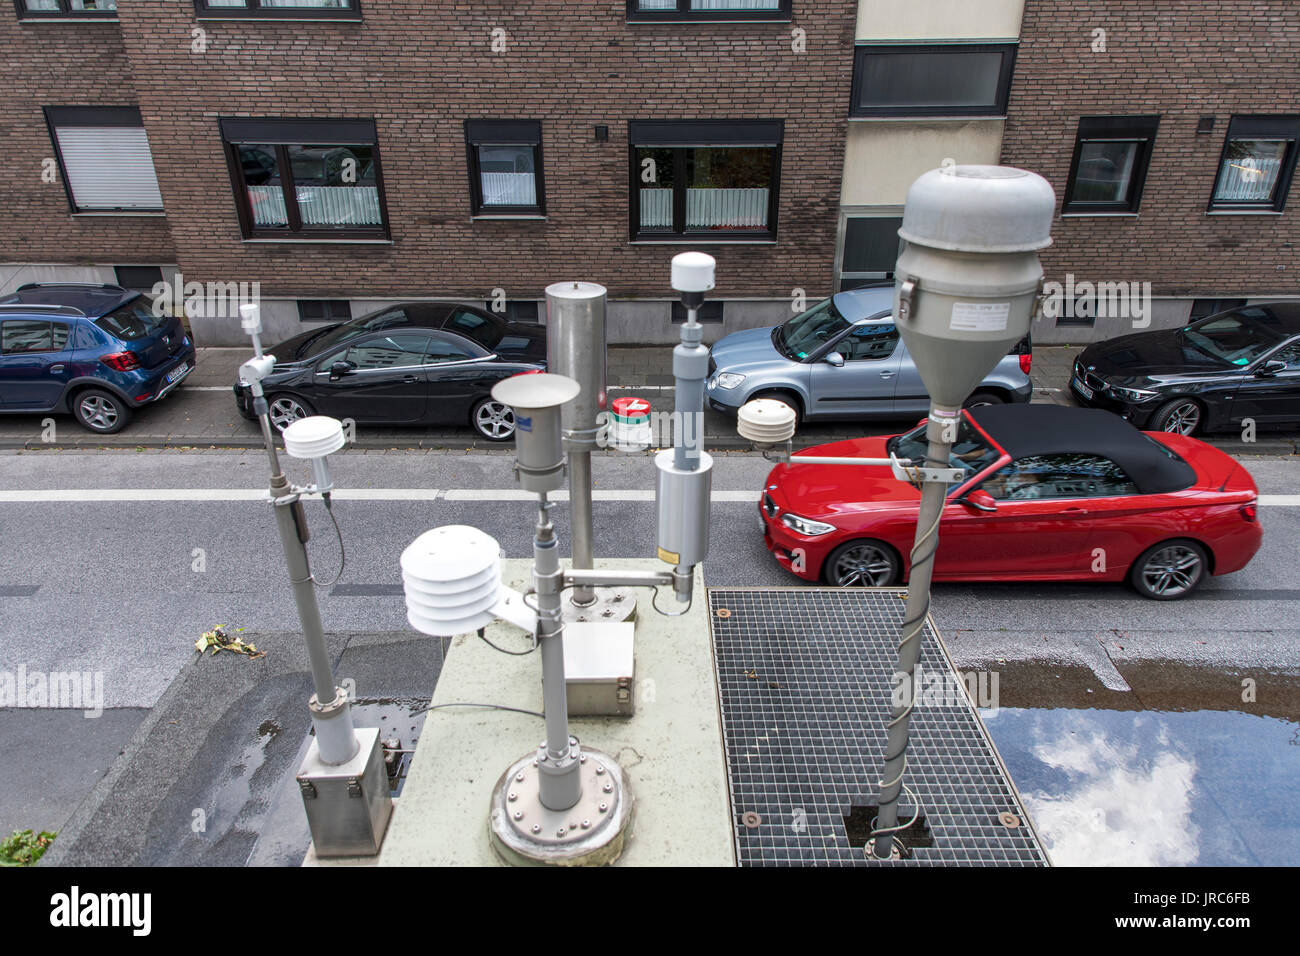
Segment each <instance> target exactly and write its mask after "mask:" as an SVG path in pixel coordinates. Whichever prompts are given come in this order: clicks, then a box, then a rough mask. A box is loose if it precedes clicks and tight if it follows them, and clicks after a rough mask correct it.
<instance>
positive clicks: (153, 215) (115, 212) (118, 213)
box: [72, 209, 167, 219]
mask: <svg viewBox="0 0 1300 956" xmlns="http://www.w3.org/2000/svg"><path fill="white" fill-rule="evenodd" d="M124 216H125V217H132V218H140V219H165V218H166V217H167V213H166V212H164V211H163V210H161V209H134V210H133V209H106V210H104V211H102V212H96V211H91V210H87V211H85V212H74V213H72V218H73V219H103V218H121V217H124Z"/></svg>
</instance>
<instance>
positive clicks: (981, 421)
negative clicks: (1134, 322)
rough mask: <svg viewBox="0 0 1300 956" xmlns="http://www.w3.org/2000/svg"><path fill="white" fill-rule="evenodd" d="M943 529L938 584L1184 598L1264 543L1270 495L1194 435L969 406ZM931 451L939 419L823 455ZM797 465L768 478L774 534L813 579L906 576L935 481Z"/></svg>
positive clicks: (1094, 416) (1105, 418)
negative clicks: (1115, 590)
mask: <svg viewBox="0 0 1300 956" xmlns="http://www.w3.org/2000/svg"><path fill="white" fill-rule="evenodd" d="M963 415H964V419H963V421H962V423H961V426H960V428H959V430H958V436H957V441H956V442H955V443H954V445H953V452H952V466H953V467H954V468H961V469H962V470H964V471H965V473H966V478H965V480H963V481H962V482H961V483H959V484H957V485H954V486H951V488H950V490H949V493H948V502H947V504H946V505H945V507H944V512H943V519H942V522H941V524H940V526H939V551H938V555H937V557H936V560H935V567H934V578H935V580H937V581H1011V580H1015V581H1123V580H1128V581H1129V582H1130V583H1131V584H1132V585H1133V587H1135V588H1136V589H1137V590H1138V592H1139V593H1141V594H1142V595H1144V596H1146V597H1149V598H1155V599H1158V600H1172V599H1174V598H1181V597H1184V596H1186V595H1187V594H1190V593H1191V592H1192V591H1193V590H1194V589H1195V588H1196V586H1197V585H1198V584H1200V583H1201V581H1202V580H1204V578H1205V576H1206V575H1209V574H1230V573H1231V572H1233V571H1239V570H1241V569H1242V568H1243V567H1245V566H1246V564H1247V562H1249V561H1250V559H1251V558H1252V557H1254V555H1255V552H1256V551H1258V550H1259V545H1260V541H1261V539H1262V532H1261V531H1260V527H1259V523H1258V521H1257V520H1256V489H1255V482H1254V480H1252V478H1251V477H1250V474H1249V473H1248V472H1247V471H1246V469H1245V468H1243V467H1242V466H1241V465H1239V464H1238V463H1237V462H1236V461H1234V460H1233V459H1232V458H1230V457H1228V456H1227V455H1225V454H1224V453H1223V452H1221V451H1219V450H1218V449H1216V448H1213V447H1211V446H1209V445H1207V444H1205V443H1204V442H1201V441H1198V440H1197V439H1195V438H1188V437H1185V436H1182V435H1175V434H1169V433H1164V432H1152V433H1147V432H1141V431H1138V430H1137V429H1136V428H1134V427H1133V426H1132V425H1130V424H1128V422H1126V421H1124V420H1123V419H1122V418H1119V417H1118V416H1116V415H1112V414H1110V413H1109V412H1105V411H1101V410H1098V409H1087V408H1073V407H1067V406H1058V405H993V406H986V407H982V408H974V409H968V410H967V411H965V412H964V413H963ZM891 452H892V453H895V454H897V455H898V457H899V458H905V459H906V458H912V459H917V460H920V459H923V458H924V457H925V428H924V426H923V425H922V426H918V427H917V428H916V429H914V430H913V431H911V432H908V433H906V434H904V435H896V436H894V437H892V438H885V437H879V438H855V439H850V440H848V441H839V442H833V443H831V444H828V445H819V446H817V447H816V448H808V449H806V450H805V451H803V452H802V454H808V455H817V456H827V457H858V458H883V457H887V456H888V455H889V454H890V453H891ZM798 459H799V455H798V454H796V455H795V456H794V458H793V459H792V461H791V462H790V463H789V464H783V465H778V466H777V467H776V468H774V469H772V472H771V474H769V475H768V479H767V485H766V487H765V489H764V491H763V495H762V498H761V499H760V501H759V513H760V516H761V520H762V525H763V536H764V539H765V541H766V543H767V547H768V550H770V551H771V552H772V554H773V555H774V556H775V557H776V559H777V561H779V562H780V563H781V565H782V567H784V568H786V569H788V570H790V571H792V572H793V573H795V574H797V575H799V576H800V577H802V578H806V579H808V580H810V581H825V582H826V583H828V584H835V585H863V586H875V587H881V586H886V585H891V584H897V583H898V582H899V581H901V580H903V579H905V578H906V576H907V572H908V570H909V569H908V561H909V554H910V552H911V549H912V541H913V537H914V536H915V534H916V512H917V506H918V502H919V500H920V490H919V489H918V488H917V487H916V486H915V485H912V484H910V483H907V482H903V481H898V480H897V479H895V478H894V476H893V474H892V472H891V471H890V469H888V468H883V467H881V468H878V467H870V466H861V467H859V466H852V465H800V464H798V463H797V462H798Z"/></svg>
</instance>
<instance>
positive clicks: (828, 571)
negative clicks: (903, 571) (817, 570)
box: [822, 538, 900, 588]
mask: <svg viewBox="0 0 1300 956" xmlns="http://www.w3.org/2000/svg"><path fill="white" fill-rule="evenodd" d="M855 567H856V568H857V569H858V570H857V571H856V576H855V574H854V572H853V569H854V568H855ZM899 568H900V562H899V560H898V554H897V553H896V552H895V551H894V549H893V548H891V547H890V546H889V545H887V544H885V542H883V541H877V540H876V539H874V538H858V539H856V540H854V541H846V542H844V543H843V544H842V545H840V546H839V547H838V548H836V549H835V550H834V551H832V552H831V554H830V557H828V558H827V559H826V563H825V564H823V565H822V577H823V578H825V579H826V583H827V584H830V585H832V586H834V587H840V588H847V587H873V588H887V587H892V586H893V585H895V584H897V583H898V579H899Z"/></svg>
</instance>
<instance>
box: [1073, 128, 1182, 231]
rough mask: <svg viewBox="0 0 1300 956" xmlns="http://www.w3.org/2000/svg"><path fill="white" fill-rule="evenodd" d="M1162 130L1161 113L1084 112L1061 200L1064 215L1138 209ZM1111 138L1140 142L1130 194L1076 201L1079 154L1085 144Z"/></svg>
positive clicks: (1076, 135) (1075, 135)
mask: <svg viewBox="0 0 1300 956" xmlns="http://www.w3.org/2000/svg"><path fill="white" fill-rule="evenodd" d="M1159 130H1160V117H1159V116H1158V115H1146V116H1081V117H1079V125H1078V127H1077V128H1076V130H1075V133H1074V155H1073V156H1072V157H1071V159H1070V178H1069V179H1068V180H1067V181H1066V184H1065V197H1064V198H1063V199H1062V201H1061V214H1062V215H1088V214H1106V213H1111V214H1114V213H1135V212H1137V211H1138V209H1139V207H1140V206H1141V205H1142V193H1143V191H1144V190H1145V188H1146V182H1147V172H1148V170H1149V169H1150V167H1151V154H1152V152H1154V150H1155V142H1156V136H1157V135H1158V134H1159ZM1100 140H1110V141H1118V142H1125V143H1131V142H1135V143H1138V144H1140V145H1139V152H1138V155H1137V157H1136V158H1135V159H1134V160H1133V174H1132V176H1131V177H1130V179H1129V191H1128V197H1127V198H1126V199H1124V200H1123V201H1120V202H1076V201H1074V200H1072V199H1071V198H1070V197H1072V196H1073V195H1074V187H1075V184H1076V182H1077V180H1078V175H1079V158H1080V157H1081V156H1082V155H1083V144H1084V143H1087V142H1097V141H1100Z"/></svg>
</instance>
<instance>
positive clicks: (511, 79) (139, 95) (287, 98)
mask: <svg viewBox="0 0 1300 956" xmlns="http://www.w3.org/2000/svg"><path fill="white" fill-rule="evenodd" d="M363 13H364V19H363V21H362V22H360V23H331V22H318V23H311V22H308V23H303V22H294V23H285V22H280V23H277V22H274V21H262V22H258V21H251V22H250V21H198V20H196V19H195V15H194V8H193V6H192V5H191V4H190V3H188V2H181V0H128V2H125V3H123V4H122V9H121V11H120V17H121V27H120V31H117V28H115V27H112V26H108V25H100V24H93V25H91V24H88V25H84V26H83V25H79V24H72V25H69V24H45V25H43V26H42V27H40V28H39V31H40V32H39V33H38V32H37V30H36V29H35V28H32V27H27V26H24V27H18V26H16V25H15V24H13V23H6V25H5V27H4V30H5V34H4V36H5V37H6V38H9V37H14V36H18V35H19V34H20V33H21V35H22V38H23V41H24V45H25V46H24V49H25V52H24V56H26V57H28V59H27V60H26V61H25V62H26V63H27V69H28V71H29V72H30V75H29V76H28V77H27V79H28V82H29V84H30V85H31V87H32V88H31V89H25V90H23V91H22V93H21V95H20V97H19V99H20V100H21V101H22V104H21V106H22V108H21V109H18V110H15V112H13V113H9V114H6V118H5V122H6V124H7V125H9V126H10V128H11V129H13V130H15V131H17V133H18V134H19V135H21V136H22V137H24V138H25V140H24V141H25V142H27V143H29V144H38V143H39V144H43V146H42V148H43V149H45V151H46V152H48V136H47V135H46V133H45V130H44V126H43V124H41V123H40V114H39V108H38V106H37V105H36V104H38V103H40V102H54V101H69V102H70V101H72V100H74V99H75V100H76V101H78V102H91V101H93V100H96V99H98V100H102V101H103V102H104V103H105V104H112V103H118V102H136V103H138V105H139V107H140V109H141V112H142V114H143V117H144V123H145V128H146V130H147V131H148V134H149V139H150V143H151V146H152V149H153V153H154V160H155V165H156V167H157V171H158V179H159V184H160V186H161V189H162V194H163V200H164V204H165V206H166V209H167V213H168V215H167V219H166V223H165V226H160V225H159V224H155V223H148V222H145V223H143V224H142V223H140V222H138V221H127V220H120V219H113V220H102V221H100V223H98V224H96V225H94V226H85V225H83V224H81V223H78V224H76V225H75V226H71V225H69V223H68V222H67V219H68V217H67V215H66V205H64V206H62V207H60V205H59V204H60V203H63V202H64V200H63V197H62V190H61V188H60V187H46V190H47V192H48V194H49V195H48V198H44V197H45V193H42V192H41V190H39V189H37V188H36V187H34V186H30V185H27V184H25V183H24V182H22V181H18V182H16V183H15V186H16V187H17V188H18V190H19V192H20V194H21V197H22V199H21V203H22V206H23V208H24V209H26V212H25V213H24V212H22V211H21V210H15V209H12V208H11V209H7V210H6V212H5V215H6V216H8V217H9V218H10V224H11V235H12V228H16V227H19V225H20V223H21V224H22V225H21V229H22V230H23V231H22V235H23V236H24V237H25V238H24V240H23V241H24V244H25V245H24V251H23V252H21V253H15V252H14V250H12V249H10V250H9V251H8V256H7V257H8V258H14V257H15V256H17V258H19V259H20V260H23V261H31V260H32V259H33V258H41V257H43V258H45V259H50V258H56V257H57V258H61V259H69V258H70V257H72V256H75V257H81V258H84V257H89V258H98V259H99V260H100V261H103V259H104V258H105V257H109V258H110V259H116V258H120V256H121V255H123V254H125V252H126V250H127V249H130V250H132V251H135V250H136V249H137V248H142V246H141V244H143V243H145V242H146V240H147V239H148V238H149V237H150V236H153V237H154V238H155V239H157V240H159V241H160V242H163V243H164V244H165V240H164V239H163V237H162V236H161V235H159V234H157V230H158V229H159V228H164V229H167V228H169V230H170V238H171V242H172V243H173V245H174V249H175V257H174V258H175V261H177V262H178V263H179V265H180V267H181V269H182V271H183V272H184V274H185V278H186V279H187V280H199V281H207V280H226V281H228V280H249V281H253V280H257V281H260V282H261V283H262V292H263V294H264V295H266V296H314V297H331V298H347V297H366V298H381V297H386V296H410V295H453V296H465V297H472V298H477V299H483V298H484V297H486V296H487V295H488V294H489V293H490V291H491V290H492V289H494V288H497V287H501V288H504V289H506V292H507V295H508V296H509V297H510V298H529V297H535V296H539V295H540V294H541V291H542V289H543V288H544V287H545V286H546V285H547V284H548V283H550V282H553V281H556V280H558V279H562V278H567V277H571V276H581V277H583V278H586V279H591V280H595V281H599V282H602V283H604V284H605V285H607V286H608V287H609V288H610V291H611V294H612V295H614V296H636V295H659V296H662V295H664V294H666V293H667V291H668V290H667V288H666V287H667V277H668V260H669V258H670V257H671V256H672V254H674V253H675V252H677V251H680V247H673V246H665V245H655V246H634V245H629V243H628V162H629V160H628V151H627V145H628V144H627V121H628V120H629V119H696V118H698V119H709V118H744V119H753V118H773V119H783V120H784V121H785V145H784V151H783V161H782V179H781V191H780V204H779V212H778V241H777V243H776V245H747V246H725V245H713V246H708V247H707V249H708V251H709V252H711V253H713V254H714V255H716V256H717V258H718V262H719V268H718V275H719V294H720V295H730V296H756V297H768V296H785V295H788V294H789V292H790V290H791V289H792V288H794V287H796V286H799V287H802V288H804V289H806V290H807V291H808V293H809V294H810V295H813V294H817V293H824V292H827V291H829V289H830V284H831V277H832V267H833V258H834V244H835V226H836V213H837V207H838V199H839V193H840V177H841V171H842V164H843V157H844V135H845V126H846V120H845V117H846V116H847V112H848V96H849V90H850V80H851V75H852V33H853V25H854V18H855V14H856V10H855V9H854V5H853V4H852V3H848V2H844V0H796V3H795V22H794V24H790V23H748V24H722V23H699V24H675V25H663V24H660V25H645V24H629V23H627V21H626V15H625V4H624V2H623V0H585V2H584V0H484V2H475V3H470V2H467V0H466V2H447V0H441V2H432V3H431V2H427V0H424V2H418V0H392V2H383V3H378V2H376V3H370V4H363ZM0 19H3V17H0ZM196 26H201V27H202V29H203V30H204V31H205V32H206V43H207V50H206V52H204V53H194V52H191V43H192V40H193V35H192V33H191V31H192V30H193V29H194V28H195V27H196ZM793 26H798V27H802V28H803V29H805V30H806V31H807V52H806V53H803V54H796V53H794V52H792V51H791V29H792V27H793ZM496 27H501V28H504V29H505V30H506V32H507V37H508V40H507V47H508V48H507V53H506V54H504V55H501V54H493V53H492V52H491V50H490V45H491V39H492V36H491V34H492V30H493V29H494V28H496ZM119 37H120V39H119ZM123 46H124V47H125V54H126V58H127V59H128V60H129V63H130V69H129V71H128V70H127V68H126V60H124V59H123V56H122V52H121V51H122V47H123ZM88 49H89V50H90V52H91V55H92V56H93V57H94V62H93V64H92V65H91V66H90V68H89V69H87V64H86V63H85V62H84V59H85V56H86V51H87V50H88ZM56 59H57V60H59V61H60V62H63V61H64V60H65V59H66V60H67V62H68V66H67V68H62V67H61V68H60V69H58V70H55V71H53V72H51V71H49V70H46V71H40V70H36V69H35V67H36V65H37V64H39V63H42V62H50V61H53V60H56ZM9 69H12V66H11V67H9ZM17 73H18V74H22V73H23V68H22V67H21V66H20V67H19V68H18V69H17ZM132 78H133V79H132ZM83 79H84V80H86V81H87V82H86V83H83V82H82V81H83ZM11 82H13V80H12V78H11ZM74 92H76V93H77V94H78V95H77V96H75V97H74V95H73V94H74ZM92 94H93V95H92ZM28 114H30V115H28ZM234 115H247V116H265V117H275V116H295V117H344V118H353V117H373V118H374V119H375V120H376V123H377V126H378V133H379V146H380V150H381V156H382V167H383V177H384V187H385V192H386V198H387V208H388V213H389V219H390V227H391V232H392V237H393V243H392V245H391V246H389V245H322V244H301V245H299V244H269V245H268V244H249V243H245V242H243V241H242V240H241V235H240V231H239V224H238V220H237V217H236V209H235V201H234V198H233V195H232V190H231V185H230V177H229V173H228V171H227V165H226V160H225V156H224V153H223V150H222V144H221V139H220V135H219V132H218V124H217V120H218V117H222V116H234ZM470 117H473V118H502V119H505V118H519V119H539V120H541V121H542V122H543V155H544V163H545V167H544V176H545V181H546V199H547V214H548V219H547V221H545V222H484V221H478V222H471V220H470V200H469V195H468V188H469V187H468V173H467V170H466V149H465V140H464V129H463V122H464V120H465V119H466V118H470ZM596 124H604V125H608V126H609V128H610V138H609V141H608V142H605V143H597V142H594V135H593V126H594V125H596ZM32 148H34V146H33V145H28V146H25V147H24V148H23V151H24V152H26V151H27V150H28V149H32ZM8 175H12V174H8ZM29 178H35V174H34V173H33V174H32V176H31V177H29ZM56 193H57V195H56ZM150 230H154V232H152V233H151V232H150ZM5 242H6V244H8V243H9V240H8V239H6V240H5ZM160 248H161V246H160Z"/></svg>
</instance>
